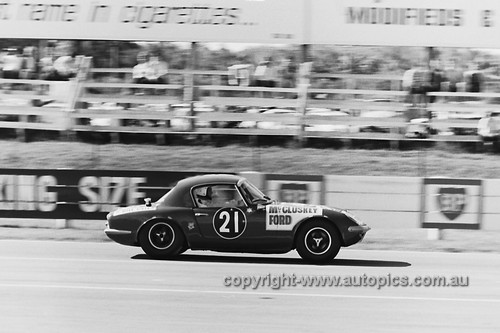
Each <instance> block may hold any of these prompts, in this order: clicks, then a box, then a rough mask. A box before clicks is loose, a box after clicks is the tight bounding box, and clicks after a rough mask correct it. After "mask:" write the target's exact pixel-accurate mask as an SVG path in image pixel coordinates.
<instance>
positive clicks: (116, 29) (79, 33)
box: [0, 0, 304, 44]
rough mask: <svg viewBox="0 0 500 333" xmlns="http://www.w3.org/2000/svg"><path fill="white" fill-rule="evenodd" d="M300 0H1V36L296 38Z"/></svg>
mask: <svg viewBox="0 0 500 333" xmlns="http://www.w3.org/2000/svg"><path fill="white" fill-rule="evenodd" d="M303 3H304V2H303V1H302V0H272V1H265V0H206V1H194V0H141V1H136V0H96V1H78V0H37V1H15V0H6V1H3V2H1V3H0V38H39V39H82V40H132V41H172V42H176V41H177V42H224V43H232V42H237V43H276V44H280V43H290V44H294V43H300V42H301V41H303V36H302V31H303V26H304V23H303V21H302V20H303V19H304V16H303V15H302V13H303Z"/></svg>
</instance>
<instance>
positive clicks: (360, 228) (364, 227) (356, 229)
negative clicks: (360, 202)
mask: <svg viewBox="0 0 500 333" xmlns="http://www.w3.org/2000/svg"><path fill="white" fill-rule="evenodd" d="M370 229H371V228H370V227H369V226H367V225H366V224H363V225H356V226H351V227H349V228H347V231H349V232H358V233H362V234H366V233H367V232H368V231H369V230H370Z"/></svg>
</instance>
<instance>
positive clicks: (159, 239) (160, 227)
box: [149, 222, 175, 250]
mask: <svg viewBox="0 0 500 333" xmlns="http://www.w3.org/2000/svg"><path fill="white" fill-rule="evenodd" d="M174 240H175V232H174V229H172V227H171V226H170V225H168V224H166V223H162V222H160V223H156V224H155V225H153V226H152V227H151V229H150V230H149V242H150V243H151V245H152V246H153V247H154V248H156V249H158V250H165V249H168V248H169V247H170V246H171V245H172V244H173V242H174Z"/></svg>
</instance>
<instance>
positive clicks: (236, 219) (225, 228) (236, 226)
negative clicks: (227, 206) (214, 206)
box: [219, 211, 239, 233]
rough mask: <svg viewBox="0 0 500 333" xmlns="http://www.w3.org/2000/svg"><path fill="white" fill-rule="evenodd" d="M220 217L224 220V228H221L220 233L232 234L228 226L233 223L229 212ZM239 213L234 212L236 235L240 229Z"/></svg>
mask: <svg viewBox="0 0 500 333" xmlns="http://www.w3.org/2000/svg"><path fill="white" fill-rule="evenodd" d="M220 217H221V218H222V219H224V222H223V223H222V226H221V227H220V228H219V231H220V232H223V233H224V232H228V233H229V232H231V230H229V228H228V226H229V223H230V222H231V215H230V214H229V212H227V211H224V212H222V213H221V214H220ZM238 221H239V220H238V212H237V211H235V212H234V232H235V233H238V232H239V228H238Z"/></svg>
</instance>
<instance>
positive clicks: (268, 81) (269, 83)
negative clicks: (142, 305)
mask: <svg viewBox="0 0 500 333" xmlns="http://www.w3.org/2000/svg"><path fill="white" fill-rule="evenodd" d="M254 77H255V85H256V86H258V87H269V88H272V87H276V86H277V81H278V69H277V67H276V64H275V63H274V62H273V59H272V58H271V57H269V58H268V59H266V60H264V61H262V62H260V63H259V65H258V66H257V68H256V69H255V72H254Z"/></svg>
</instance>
